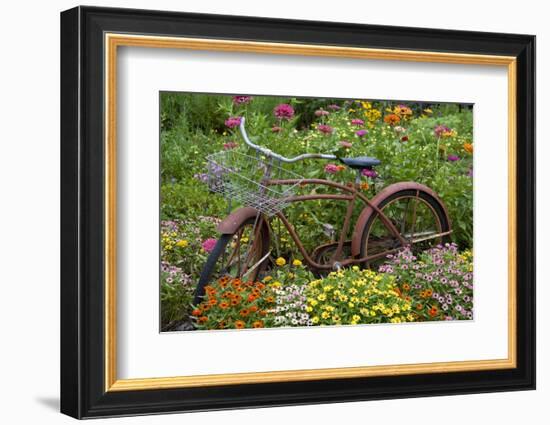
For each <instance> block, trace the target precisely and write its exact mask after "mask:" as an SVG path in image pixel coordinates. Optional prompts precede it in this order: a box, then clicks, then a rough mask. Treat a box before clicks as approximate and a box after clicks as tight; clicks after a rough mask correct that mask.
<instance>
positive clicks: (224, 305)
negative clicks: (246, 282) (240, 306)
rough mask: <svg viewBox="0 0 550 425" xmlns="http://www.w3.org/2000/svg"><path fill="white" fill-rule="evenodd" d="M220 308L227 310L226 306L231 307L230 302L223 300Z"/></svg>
mask: <svg viewBox="0 0 550 425" xmlns="http://www.w3.org/2000/svg"><path fill="white" fill-rule="evenodd" d="M220 308H221V309H224V310H225V309H226V308H229V303H227V302H225V301H223V302H221V303H220Z"/></svg>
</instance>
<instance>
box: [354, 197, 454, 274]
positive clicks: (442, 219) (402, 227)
mask: <svg viewBox="0 0 550 425" xmlns="http://www.w3.org/2000/svg"><path fill="white" fill-rule="evenodd" d="M377 207H378V208H379V209H380V210H381V211H382V212H383V214H384V215H385V216H386V217H387V218H388V219H389V220H390V221H391V222H392V223H393V225H394V226H395V227H396V229H397V230H398V231H399V233H400V235H401V236H402V237H403V239H405V240H406V242H407V244H408V245H409V247H410V248H411V250H412V251H413V253H415V254H416V253H418V252H420V251H423V250H426V249H429V248H431V247H434V246H436V245H438V244H442V243H445V242H447V241H448V239H449V236H448V234H447V232H448V231H449V230H450V223H449V221H448V219H447V215H446V214H445V209H444V207H443V205H442V204H441V202H440V201H439V200H438V199H436V198H435V197H433V196H432V195H431V194H429V193H427V192H425V191H423V190H417V189H404V190H401V191H398V192H395V193H393V194H391V195H390V196H388V197H386V198H384V199H382V200H381V201H380V202H379V203H378V205H377ZM400 246H401V242H400V241H399V239H398V238H397V237H396V236H395V235H394V234H393V233H392V232H390V231H389V230H388V229H387V227H386V226H385V225H384V223H383V222H382V219H381V218H380V215H379V214H377V213H376V212H373V214H372V215H371V216H370V217H369V219H368V220H367V223H366V225H365V227H364V230H363V234H362V238H361V252H360V255H361V258H363V257H367V256H372V255H377V254H380V255H381V254H382V253H384V252H387V251H390V250H393V249H396V248H399V247H400ZM384 261H386V258H385V256H382V257H381V258H378V259H376V260H372V261H370V262H367V263H366V266H367V267H369V268H377V267H378V266H379V265H380V264H382V263H384Z"/></svg>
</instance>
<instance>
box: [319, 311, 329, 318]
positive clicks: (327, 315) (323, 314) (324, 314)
mask: <svg viewBox="0 0 550 425" xmlns="http://www.w3.org/2000/svg"><path fill="white" fill-rule="evenodd" d="M321 317H322V318H323V319H328V318H329V317H330V313H329V312H328V311H323V312H322V313H321Z"/></svg>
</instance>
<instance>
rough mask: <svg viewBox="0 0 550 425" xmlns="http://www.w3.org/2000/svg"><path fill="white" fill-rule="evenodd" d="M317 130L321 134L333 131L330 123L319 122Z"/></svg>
mask: <svg viewBox="0 0 550 425" xmlns="http://www.w3.org/2000/svg"><path fill="white" fill-rule="evenodd" d="M317 130H319V131H320V132H321V133H323V134H330V133H332V132H333V131H334V129H333V128H332V127H331V126H330V125H326V124H319V125H318V126H317Z"/></svg>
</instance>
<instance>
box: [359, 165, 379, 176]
mask: <svg viewBox="0 0 550 425" xmlns="http://www.w3.org/2000/svg"><path fill="white" fill-rule="evenodd" d="M361 174H362V175H364V176H365V177H370V178H371V179H374V178H376V177H377V176H378V173H377V172H376V171H374V170H369V169H368V168H364V169H363V170H361Z"/></svg>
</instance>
